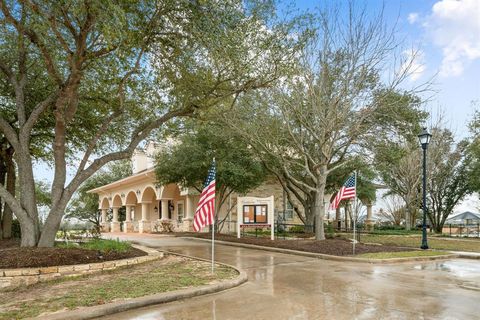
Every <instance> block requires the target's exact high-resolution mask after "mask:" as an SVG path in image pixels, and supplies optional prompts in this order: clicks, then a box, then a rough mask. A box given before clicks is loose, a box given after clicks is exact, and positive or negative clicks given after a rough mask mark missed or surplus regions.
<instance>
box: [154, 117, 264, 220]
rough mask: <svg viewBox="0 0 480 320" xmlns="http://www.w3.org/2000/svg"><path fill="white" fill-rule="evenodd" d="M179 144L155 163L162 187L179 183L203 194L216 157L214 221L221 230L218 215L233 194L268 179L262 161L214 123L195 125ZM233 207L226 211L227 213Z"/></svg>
mask: <svg viewBox="0 0 480 320" xmlns="http://www.w3.org/2000/svg"><path fill="white" fill-rule="evenodd" d="M176 139H178V141H177V143H176V144H175V145H174V146H173V147H172V148H170V149H169V150H168V149H167V150H162V152H161V153H160V154H159V155H158V157H157V159H156V164H155V172H156V176H157V181H158V183H159V184H168V183H178V184H180V185H181V186H183V187H186V188H193V189H196V190H197V191H198V192H201V191H202V188H203V182H204V180H205V178H206V174H207V172H208V169H209V168H210V166H211V164H212V159H213V158H215V160H216V165H217V177H216V187H215V188H216V200H215V207H216V208H215V209H216V210H215V219H216V220H217V221H218V222H219V223H218V224H217V225H218V226H219V228H218V230H221V228H222V226H223V222H224V221H225V219H226V217H227V216H228V215H226V216H225V217H224V219H222V220H220V221H219V216H218V212H220V208H222V207H223V206H224V205H225V202H226V200H227V199H228V198H229V196H230V195H231V194H232V193H234V192H235V193H239V194H245V193H247V192H248V191H250V190H252V189H254V188H256V187H257V186H259V185H260V184H261V183H262V182H263V181H264V180H265V178H266V175H265V170H264V168H263V165H262V163H261V161H260V160H259V159H257V158H255V155H254V152H253V150H252V149H251V148H249V146H248V145H247V144H246V143H245V142H244V141H242V140H240V139H239V138H238V137H235V136H230V135H228V132H226V131H224V130H222V129H221V128H220V127H219V126H218V125H215V124H214V123H211V122H210V123H209V122H207V123H203V124H201V125H196V126H194V127H193V128H191V129H190V130H187V131H186V132H185V133H183V134H181V135H180V136H178V137H176ZM233 207H234V205H233V206H232V207H228V208H227V212H228V211H230V210H231V209H232V208H233Z"/></svg>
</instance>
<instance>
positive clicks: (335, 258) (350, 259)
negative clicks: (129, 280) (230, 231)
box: [181, 237, 460, 264]
mask: <svg viewBox="0 0 480 320" xmlns="http://www.w3.org/2000/svg"><path fill="white" fill-rule="evenodd" d="M181 238H183V239H188V240H201V241H207V242H210V241H211V240H209V239H203V238H195V237H181ZM215 243H219V244H223V245H227V246H232V247H241V248H248V249H255V250H264V251H271V252H278V253H286V254H294V255H298V256H304V257H311V258H317V259H323V260H333V261H345V262H359V263H370V264H388V263H400V262H421V261H431V260H447V259H453V258H459V257H460V255H458V254H455V253H452V254H445V255H441V256H429V257H407V258H392V259H366V258H353V257H341V256H333V255H330V254H323V253H313V252H305V251H298V250H291V249H282V248H274V247H266V246H257V245H254V244H247V243H237V242H229V241H221V240H215Z"/></svg>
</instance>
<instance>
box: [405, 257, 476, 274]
mask: <svg viewBox="0 0 480 320" xmlns="http://www.w3.org/2000/svg"><path fill="white" fill-rule="evenodd" d="M413 268H414V269H415V270H436V271H443V272H448V273H451V274H452V275H454V276H456V277H459V278H471V277H478V276H479V275H480V263H479V262H477V261H461V260H453V261H442V262H436V263H429V264H419V265H415V266H414V267H413Z"/></svg>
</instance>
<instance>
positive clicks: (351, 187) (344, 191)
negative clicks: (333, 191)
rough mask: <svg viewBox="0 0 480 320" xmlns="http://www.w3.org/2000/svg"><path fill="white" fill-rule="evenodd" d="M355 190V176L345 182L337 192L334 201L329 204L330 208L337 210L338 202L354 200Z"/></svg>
mask: <svg viewBox="0 0 480 320" xmlns="http://www.w3.org/2000/svg"><path fill="white" fill-rule="evenodd" d="M355 195H356V190H355V174H353V175H351V176H350V177H349V178H348V179H347V181H346V182H345V183H344V184H343V186H342V188H341V189H340V191H338V193H337V195H336V196H335V199H333V202H332V203H331V204H330V208H332V209H337V208H338V205H339V204H340V201H342V200H343V199H352V198H355Z"/></svg>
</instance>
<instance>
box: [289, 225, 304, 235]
mask: <svg viewBox="0 0 480 320" xmlns="http://www.w3.org/2000/svg"><path fill="white" fill-rule="evenodd" d="M288 231H290V232H292V233H305V226H292V227H290V229H288Z"/></svg>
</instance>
